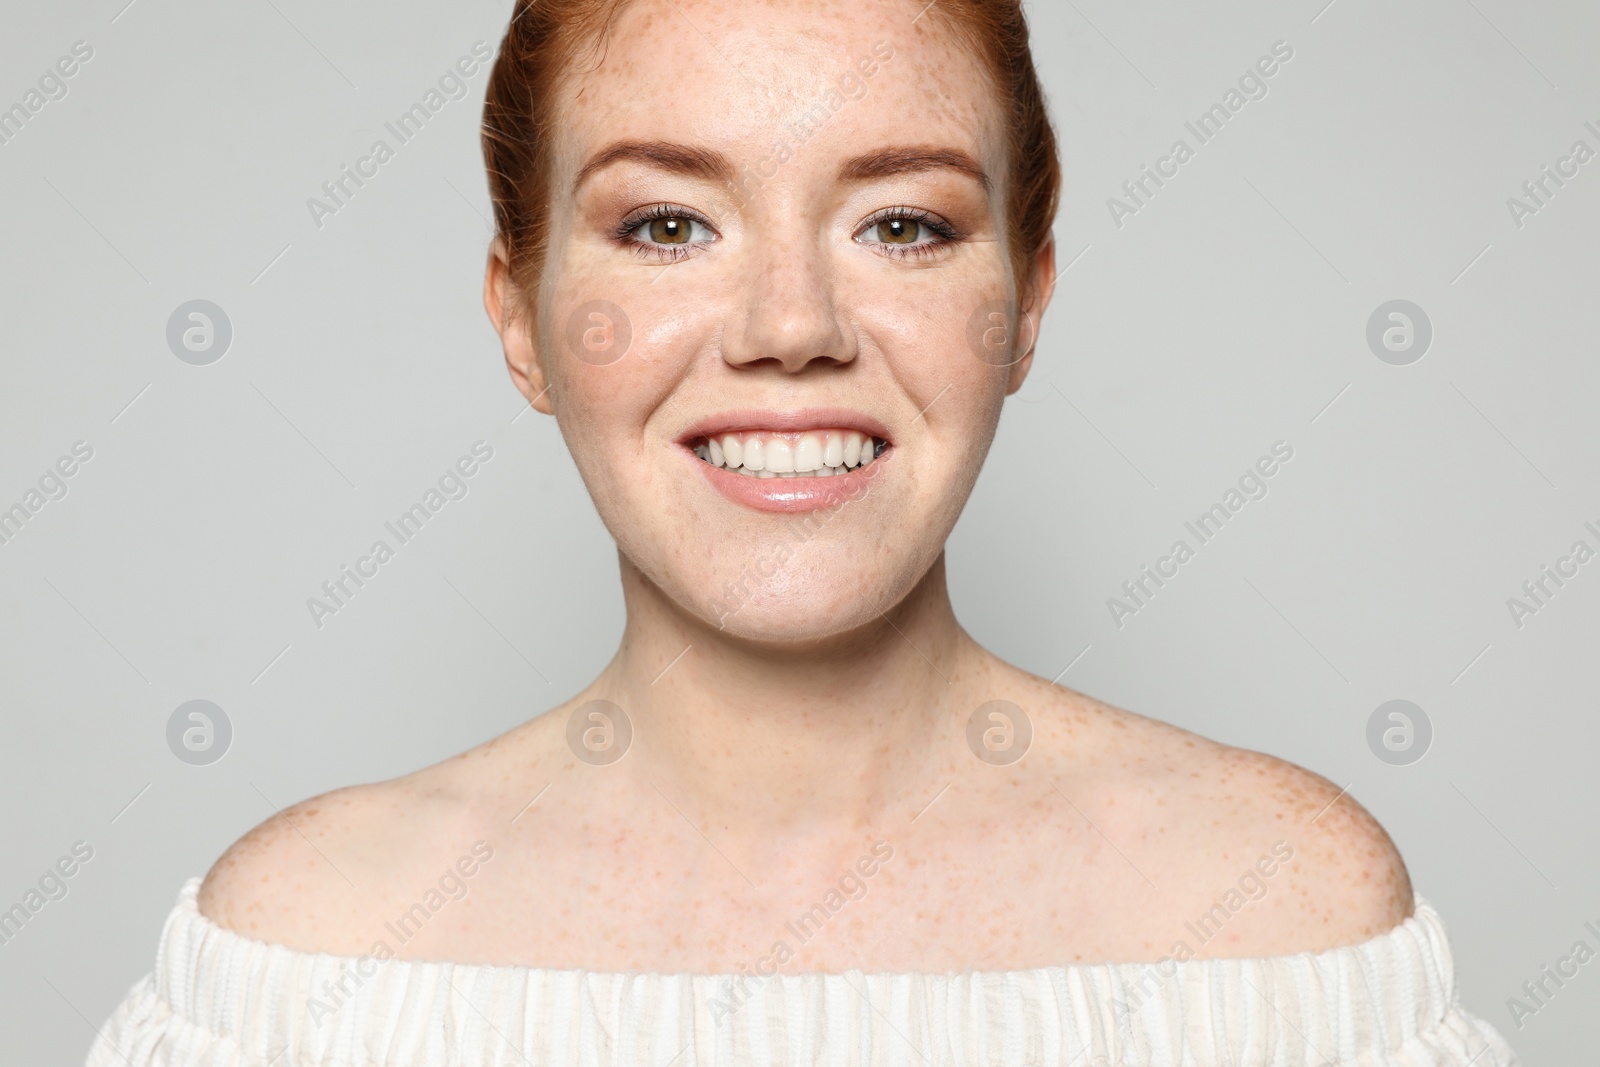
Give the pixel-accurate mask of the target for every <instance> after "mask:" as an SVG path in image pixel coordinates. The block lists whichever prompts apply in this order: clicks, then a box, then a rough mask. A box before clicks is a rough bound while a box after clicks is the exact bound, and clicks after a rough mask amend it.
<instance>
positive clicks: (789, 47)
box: [557, 0, 1003, 180]
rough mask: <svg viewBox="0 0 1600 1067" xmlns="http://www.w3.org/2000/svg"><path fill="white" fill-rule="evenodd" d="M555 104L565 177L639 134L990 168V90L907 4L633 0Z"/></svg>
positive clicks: (994, 105)
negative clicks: (917, 152) (918, 154)
mask: <svg viewBox="0 0 1600 1067" xmlns="http://www.w3.org/2000/svg"><path fill="white" fill-rule="evenodd" d="M558 113H559V116H560V121H558V123H557V129H558V131H559V143H560V145H561V149H562V150H561V151H560V152H559V155H560V156H561V157H562V160H563V164H564V166H565V169H567V170H568V171H569V173H570V172H571V171H572V170H574V169H575V168H576V167H578V166H581V165H582V161H583V160H584V159H585V158H587V157H588V156H589V154H590V153H592V152H593V151H594V150H595V149H597V148H599V147H600V146H601V145H603V144H605V143H609V142H612V141H615V140H618V139H628V138H640V139H660V140H664V141H672V142H678V143H684V144H702V145H705V146H707V147H711V148H715V149H717V150H719V151H722V152H724V153H726V154H728V155H729V156H731V157H734V158H735V159H736V160H737V161H739V162H742V163H750V162H752V161H753V160H754V159H757V158H762V157H767V156H770V155H771V154H772V152H773V150H774V148H775V146H777V145H780V144H786V145H787V146H788V147H789V148H790V149H791V150H792V151H793V152H794V155H795V157H796V162H797V164H799V163H803V161H804V158H805V157H806V156H810V157H811V159H812V160H813V161H814V162H820V161H823V160H832V159H834V158H836V157H839V156H843V155H851V154H855V153H858V152H860V151H861V150H862V149H863V148H871V147H876V144H889V143H893V144H904V143H908V142H915V143H918V144H930V143H938V144H943V145H947V146H949V147H952V148H959V149H962V150H964V151H966V152H968V153H969V154H971V155H973V156H974V157H976V158H977V159H979V160H980V161H982V163H983V165H984V168H985V169H986V170H988V171H989V172H990V173H991V175H993V176H994V177H995V178H996V180H998V179H999V178H1000V177H1001V175H1000V174H999V160H1000V156H999V154H998V153H1000V152H1001V151H1002V149H1001V145H1002V143H1003V142H1002V140H1001V139H1000V137H999V136H998V131H999V130H1000V125H999V123H1000V118H999V116H1000V107H999V102H998V100H997V99H996V98H995V95H994V89H993V88H992V86H991V83H990V81H989V80H988V78H987V76H986V75H985V73H984V71H983V68H982V66H981V65H980V64H979V62H978V60H977V59H976V57H974V56H973V55H972V54H971V53H970V52H969V51H968V50H967V49H966V48H965V47H963V46H962V44H961V43H960V42H959V41H958V40H957V38H956V37H955V36H954V35H953V34H952V33H951V32H950V31H949V30H948V29H947V28H946V27H945V25H944V23H943V22H941V21H939V20H937V19H936V18H934V17H933V16H931V15H928V14H924V13H923V5H922V4H921V3H918V2H914V0H850V2H848V3H841V2H832V0H786V2H785V0H633V2H632V3H630V4H628V5H627V6H626V7H625V9H624V10H623V12H622V14H621V15H620V16H619V17H618V18H617V19H616V21H615V22H614V23H613V25H612V28H611V31H610V33H609V35H608V37H607V39H606V41H605V43H604V45H603V46H602V47H601V48H600V49H599V50H597V51H596V52H595V53H594V54H593V57H592V58H591V57H587V56H586V57H584V58H580V59H579V60H578V61H577V62H576V64H575V70H574V71H573V73H572V74H571V75H570V76H569V77H568V78H567V79H566V81H565V83H564V85H563V88H562V91H561V92H560V94H559V104H558ZM802 146H804V147H805V148H806V151H805V152H802V151H801V147H802ZM740 157H743V158H742V159H741V158H740ZM796 169H803V168H800V167H797V168H796Z"/></svg>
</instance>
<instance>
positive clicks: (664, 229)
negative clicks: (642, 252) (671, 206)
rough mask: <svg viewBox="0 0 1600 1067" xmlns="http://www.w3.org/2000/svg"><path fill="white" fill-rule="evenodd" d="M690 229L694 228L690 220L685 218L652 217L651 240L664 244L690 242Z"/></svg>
mask: <svg viewBox="0 0 1600 1067" xmlns="http://www.w3.org/2000/svg"><path fill="white" fill-rule="evenodd" d="M690 229H692V227H691V225H690V222H689V220H688V219H685V218H678V217H676V216H671V217H668V218H664V219H651V220H650V240H652V241H654V242H656V243H657V244H663V245H681V244H688V243H689V231H690Z"/></svg>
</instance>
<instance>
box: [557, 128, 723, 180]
mask: <svg viewBox="0 0 1600 1067" xmlns="http://www.w3.org/2000/svg"><path fill="white" fill-rule="evenodd" d="M623 162H634V163H644V164H646V165H648V166H652V167H656V168H659V169H661V170H666V171H671V172H672V173H674V174H682V175H685V176H687V177H690V178H704V179H706V180H707V181H714V182H722V183H724V184H731V183H732V182H733V164H732V163H729V162H728V157H727V156H725V155H723V154H722V153H721V152H716V151H713V150H712V149H709V148H696V147H694V146H692V145H685V144H673V143H671V142H669V141H617V142H615V143H614V144H610V145H607V146H606V147H605V148H602V149H601V150H600V151H598V152H596V153H595V154H594V155H593V156H591V157H590V158H589V162H587V163H585V164H584V165H583V167H582V169H581V170H579V171H578V176H577V177H576V178H574V179H573V182H572V188H573V191H574V192H576V191H577V190H578V189H579V188H580V187H582V185H583V183H584V182H586V181H588V180H589V179H590V178H591V177H592V176H593V175H594V174H595V172H596V171H599V170H603V169H604V168H606V167H609V166H611V165H612V164H613V163H623Z"/></svg>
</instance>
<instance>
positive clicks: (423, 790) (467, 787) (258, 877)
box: [197, 720, 537, 955]
mask: <svg viewBox="0 0 1600 1067" xmlns="http://www.w3.org/2000/svg"><path fill="white" fill-rule="evenodd" d="M536 721H537V720H536ZM522 729H525V727H519V730H522ZM512 733H513V734H515V733H517V731H513V732H512ZM510 736H511V735H506V737H502V738H497V739H496V740H495V741H491V742H489V743H487V744H485V745H481V746H479V747H478V748H475V749H472V750H469V751H468V752H465V753H462V754H460V755H458V756H454V757H452V758H450V759H448V760H445V761H443V762H442V763H438V764H435V765H433V766H431V767H427V768H423V769H422V770H419V771H416V772H414V773H411V774H408V775H404V776H402V777H399V778H394V779H391V780H388V781H383V782H376V783H372V784H366V785H356V786H350V787H348V788H343V789H336V790H333V791H331V792H328V793H324V794H321V795H320V796H316V797H312V798H311V799H309V800H304V801H301V802H300V803H298V804H295V805H293V806H291V807H287V808H285V809H283V810H282V811H279V812H278V813H276V814H274V815H272V816H271V817H270V818H268V819H266V820H265V821H263V822H262V823H261V824H260V825H258V826H256V827H255V828H254V829H252V830H251V831H250V832H249V833H247V834H245V835H244V836H243V837H241V838H240V839H239V840H238V841H236V842H235V843H234V844H233V845H232V846H231V847H230V848H229V849H228V850H227V852H225V853H224V854H223V855H222V857H221V858H220V859H218V860H217V862H216V863H215V864H214V865H213V866H212V868H211V870H210V872H209V873H208V874H207V875H206V877H205V880H204V881H203V882H202V884H201V886H200V893H199V899H198V901H197V904H198V907H199V910H200V913H201V914H202V915H204V916H206V917H207V918H209V919H211V920H212V921H213V922H215V923H217V924H218V925H220V926H223V927H225V928H227V929H229V930H232V931H234V932H235V933H238V934H242V935H243V936H245V937H248V938H251V939H253V940H257V941H265V942H269V943H272V944H279V945H286V946H288V947H289V948H292V949H295V950H298V951H304V952H329V953H332V954H335V955H360V954H362V953H364V952H366V951H367V950H368V948H369V947H370V946H371V945H372V943H373V941H374V939H375V937H377V936H379V935H380V934H381V930H382V924H383V922H384V920H386V919H392V918H393V917H394V916H395V915H396V914H399V913H400V912H401V911H403V910H404V909H405V907H406V906H407V905H409V904H410V903H412V902H414V900H415V899H416V896H417V895H418V893H419V891H420V890H422V889H424V888H426V887H429V886H433V885H435V884H437V883H439V882H440V880H441V878H443V879H445V880H446V881H448V879H449V872H451V871H457V872H460V871H461V870H462V868H469V869H470V868H473V867H474V866H475V864H476V863H477V862H479V861H481V860H482V859H483V858H484V856H485V850H486V849H487V850H489V854H492V849H493V844H492V843H491V842H492V840H493V839H494V838H496V836H497V835H496V833H495V831H494V830H493V829H492V828H493V827H495V826H503V825H504V823H505V813H504V812H502V811H501V810H500V808H501V807H502V805H501V804H500V803H499V802H498V801H499V798H498V796H497V794H496V793H495V790H494V786H493V782H494V780H495V779H496V777H497V776H496V774H495V773H494V772H493V771H492V770H491V768H492V767H494V766H495V765H496V764H497V763H499V762H500V761H501V760H502V759H503V755H504V754H503V752H501V751H499V750H500V749H502V748H503V747H504V745H505V742H506V740H507V738H508V737H510ZM474 857H476V859H475V858H474Z"/></svg>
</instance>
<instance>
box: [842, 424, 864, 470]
mask: <svg viewBox="0 0 1600 1067" xmlns="http://www.w3.org/2000/svg"><path fill="white" fill-rule="evenodd" d="M843 452H844V456H843V458H844V465H845V466H846V467H854V466H855V465H856V463H857V462H858V461H859V460H860V459H861V435H860V434H858V433H856V432H855V431H854V430H851V431H850V432H849V433H847V434H845V435H844V449H843Z"/></svg>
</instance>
